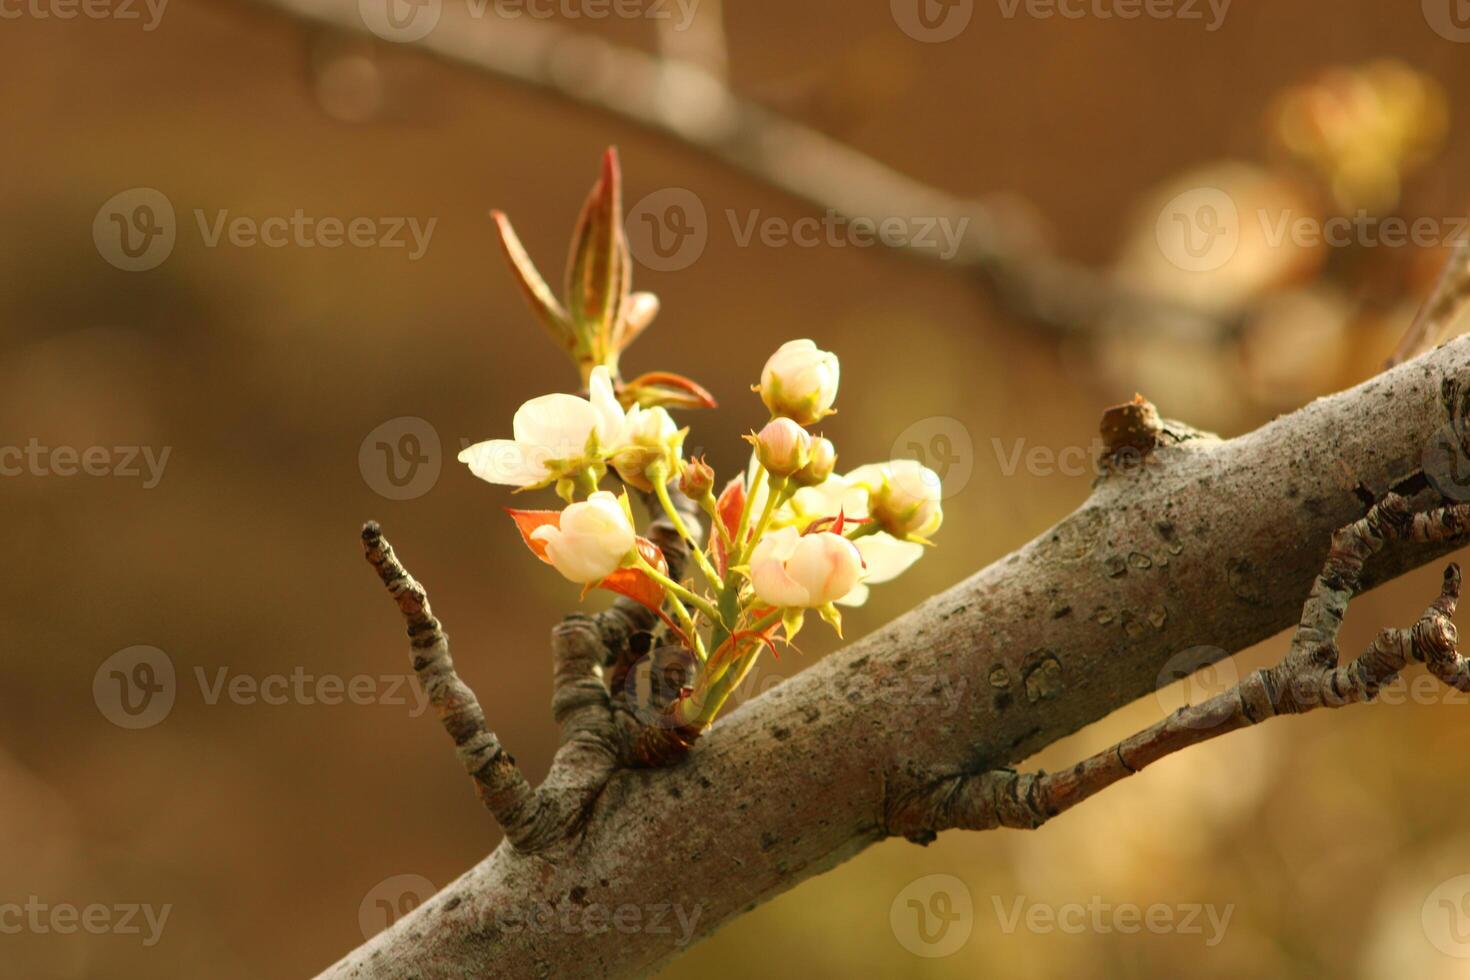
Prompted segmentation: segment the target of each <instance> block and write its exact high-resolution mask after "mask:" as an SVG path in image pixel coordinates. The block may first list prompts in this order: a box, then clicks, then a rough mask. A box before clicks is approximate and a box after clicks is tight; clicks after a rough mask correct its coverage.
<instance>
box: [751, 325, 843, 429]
mask: <svg viewBox="0 0 1470 980" xmlns="http://www.w3.org/2000/svg"><path fill="white" fill-rule="evenodd" d="M838 377H839V368H838V363H837V355H836V354H833V353H830V352H828V351H824V350H821V349H819V348H818V347H817V345H816V344H814V343H812V342H811V341H810V340H791V341H788V342H786V343H784V344H782V345H781V348H780V349H779V350H777V351H776V353H774V354H772V355H771V359H770V360H768V361H766V366H765V368H763V369H762V370H761V383H760V388H759V391H760V393H761V401H763V402H765V403H766V407H767V408H769V409H770V410H771V414H772V415H784V416H786V417H787V418H790V419H794V420H796V421H797V422H798V423H800V424H801V425H812V424H813V423H816V422H820V421H821V420H822V419H823V418H825V417H826V416H828V415H831V414H832V403H833V402H834V401H836V400H837V382H838Z"/></svg>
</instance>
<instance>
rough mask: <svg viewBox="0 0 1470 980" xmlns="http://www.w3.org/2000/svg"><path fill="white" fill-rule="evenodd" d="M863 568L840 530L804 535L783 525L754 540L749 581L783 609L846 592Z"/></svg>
mask: <svg viewBox="0 0 1470 980" xmlns="http://www.w3.org/2000/svg"><path fill="white" fill-rule="evenodd" d="M862 568H863V560H862V556H861V555H860V554H858V550H857V547H856V546H855V545H854V544H853V543H852V542H851V541H849V540H847V539H846V538H844V537H842V536H841V535H839V534H832V533H831V532H829V531H818V532H817V533H815V534H805V535H804V534H802V533H801V532H799V531H797V530H796V528H794V527H783V528H781V529H780V530H779V531H775V532H773V533H771V534H767V535H766V536H765V537H763V538H761V540H760V542H759V543H758V544H757V545H756V546H755V550H754V551H753V552H752V553H751V556H750V581H751V584H752V585H753V586H754V587H755V594H756V596H757V597H759V598H760V600H761V601H762V602H768V603H770V604H771V605H773V606H776V607H778V608H783V609H819V608H821V607H823V606H826V605H828V604H829V603H833V602H836V601H838V600H839V599H841V598H842V597H843V596H845V595H847V594H848V593H849V592H851V591H852V589H853V587H854V586H855V585H857V583H858V578H859V577H860V576H861V574H862Z"/></svg>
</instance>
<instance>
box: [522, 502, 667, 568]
mask: <svg viewBox="0 0 1470 980" xmlns="http://www.w3.org/2000/svg"><path fill="white" fill-rule="evenodd" d="M505 512H506V513H507V514H509V515H510V519H511V520H513V521H515V522H516V530H518V531H520V532H521V540H522V541H525V542H526V547H527V548H530V549H531V553H532V554H533V555H535V556H536V557H537V558H540V559H541V560H542V561H544V562H546V564H548V565H550V564H551V559H550V558H547V557H546V542H545V541H537V540H535V539H534V538H532V537H531V532H532V531H534V530H536V529H537V528H538V527H546V526H547V525H550V526H551V527H556V528H559V527H561V511H559V510H512V509H511V508H509V507H507V508H505ZM660 557H662V556H660Z"/></svg>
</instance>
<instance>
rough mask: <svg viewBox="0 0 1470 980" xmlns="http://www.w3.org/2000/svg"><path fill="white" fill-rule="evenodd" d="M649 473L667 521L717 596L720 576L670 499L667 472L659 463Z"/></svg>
mask: <svg viewBox="0 0 1470 980" xmlns="http://www.w3.org/2000/svg"><path fill="white" fill-rule="evenodd" d="M650 475H651V476H652V477H653V492H654V493H655V494H657V495H658V502H659V504H660V506H662V507H663V509H664V513H665V514H667V515H668V517H669V521H670V522H671V523H672V524H673V525H674V530H675V531H678V532H679V537H681V538H683V539H684V543H685V544H687V545H688V546H689V554H690V555H692V556H693V557H694V562H695V564H697V565H698V566H699V571H700V573H701V574H703V575H704V577H705V580H706V581H707V582H709V584H710V588H712V589H714V590H715V595H716V596H718V595H719V594H720V593H721V592H723V591H724V584H723V583H721V581H720V576H719V574H718V573H717V572H716V571H715V568H714V566H713V565H711V564H710V563H709V558H707V557H706V556H705V553H704V549H703V548H701V547H700V546H699V543H698V542H697V541H695V540H694V535H692V534H690V533H689V528H688V526H686V525H685V523H684V518H683V517H682V516H680V514H679V510H678V508H676V507H675V506H674V501H673V500H672V499H670V497H669V487H668V484H667V483H666V482H665V480H666V478H667V476H668V473H667V472H666V471H665V470H664V467H663V466H662V464H660V465H659V466H655V467H654V468H653V469H652V470H651V471H650Z"/></svg>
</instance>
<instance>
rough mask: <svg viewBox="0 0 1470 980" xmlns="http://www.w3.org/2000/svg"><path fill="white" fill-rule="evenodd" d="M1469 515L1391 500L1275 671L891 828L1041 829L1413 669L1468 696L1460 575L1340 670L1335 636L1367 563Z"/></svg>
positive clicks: (963, 780) (1439, 536)
mask: <svg viewBox="0 0 1470 980" xmlns="http://www.w3.org/2000/svg"><path fill="white" fill-rule="evenodd" d="M1467 529H1470V505H1466V504H1457V505H1454V506H1451V507H1442V508H1437V509H1435V510H1433V511H1430V512H1429V513H1425V514H1414V513H1412V512H1411V511H1410V510H1409V505H1408V502H1407V501H1406V500H1405V499H1404V498H1403V497H1400V496H1399V495H1398V494H1392V493H1391V494H1389V495H1388V496H1387V497H1386V498H1385V499H1384V500H1383V502H1382V503H1379V504H1376V505H1374V506H1373V508H1372V509H1371V510H1369V512H1368V514H1367V516H1365V517H1364V518H1363V519H1362V520H1359V521H1355V522H1354V523H1352V524H1351V525H1349V526H1348V527H1345V528H1343V529H1342V530H1341V531H1339V532H1338V533H1337V534H1336V535H1334V537H1333V542H1332V552H1331V553H1330V554H1329V555H1328V558H1327V563H1326V566H1325V567H1324V568H1323V569H1322V574H1321V575H1319V576H1317V582H1316V584H1315V585H1314V586H1313V587H1312V593H1311V595H1310V596H1309V597H1308V599H1307V602H1306V605H1305V606H1304V607H1303V609H1302V621H1301V624H1300V625H1299V626H1298V627H1297V631H1296V635H1295V637H1294V638H1293V640H1292V644H1291V649H1290V650H1289V652H1288V653H1287V655H1286V658H1285V660H1283V661H1282V662H1281V663H1280V664H1278V665H1277V666H1276V667H1274V668H1272V669H1269V670H1258V671H1256V672H1254V673H1253V674H1251V675H1250V676H1249V677H1247V678H1246V679H1245V680H1243V681H1241V682H1240V683H1239V684H1236V685H1235V686H1233V687H1232V688H1231V689H1230V690H1228V691H1224V692H1222V693H1220V694H1217V695H1215V696H1214V697H1211V698H1209V699H1207V700H1205V701H1202V702H1200V703H1199V704H1193V705H1186V706H1185V707H1183V708H1180V709H1179V710H1178V711H1176V712H1175V713H1174V714H1172V715H1170V716H1169V717H1168V718H1166V719H1164V720H1163V721H1160V722H1158V723H1156V724H1154V725H1151V726H1150V727H1148V728H1146V729H1144V730H1143V731H1141V732H1139V733H1137V734H1136V735H1132V736H1129V737H1128V738H1126V739H1124V740H1123V741H1121V742H1119V743H1117V744H1116V745H1114V746H1112V747H1110V748H1108V749H1105V750H1103V751H1102V752H1098V753H1096V754H1094V755H1092V756H1090V757H1089V758H1087V759H1084V760H1083V761H1082V762H1079V763H1078V764H1077V765H1076V766H1075V767H1073V768H1072V769H1069V770H1067V771H1065V772H1059V773H1047V772H1038V773H1026V774H1022V773H1017V772H1015V771H1013V770H991V771H988V772H983V773H979V774H977V775H974V776H959V777H954V778H950V779H946V780H943V781H942V782H940V783H939V784H937V785H935V786H930V787H927V788H925V789H924V790H923V791H921V792H919V793H916V794H914V795H912V796H911V797H909V798H907V799H904V800H901V801H897V802H896V803H895V805H894V806H893V808H892V816H891V818H890V820H889V825H888V826H889V830H891V831H893V832H894V833H901V834H903V835H904V836H905V837H907V838H909V839H910V840H913V841H916V842H919V843H927V842H929V841H930V840H933V839H934V837H935V835H936V834H937V833H938V832H939V831H941V830H949V829H952V828H961V829H966V830H993V829H995V828H996V827H1019V828H1023V829H1031V830H1034V829H1035V828H1037V827H1040V826H1041V825H1042V824H1044V823H1045V822H1046V821H1047V820H1049V819H1051V818H1052V817H1055V816H1056V815H1058V814H1059V813H1062V812H1063V811H1065V810H1069V809H1071V808H1072V807H1074V806H1076V805H1077V804H1078V803H1081V802H1082V801H1083V800H1086V799H1089V798H1090V797H1092V796H1094V795H1096V794H1097V793H1100V792H1102V791H1103V790H1104V789H1107V788H1108V787H1109V786H1111V785H1113V784H1114V783H1116V782H1118V781H1119V780H1122V779H1126V778H1128V777H1129V776H1131V775H1133V774H1134V773H1136V772H1139V771H1141V770H1142V769H1143V768H1144V767H1145V766H1147V765H1149V764H1150V763H1154V762H1157V761H1158V760H1160V759H1162V758H1164V757H1165V756H1168V755H1172V754H1173V753H1175V752H1179V751H1182V750H1184V749H1187V748H1189V747H1190V746H1193V745H1199V744H1200V743H1201V742H1207V741H1209V740H1210V739H1214V738H1218V737H1219V736H1221V735H1225V734H1227V733H1229V732H1233V731H1236V730H1238V729H1241V728H1245V727H1248V726H1250V725H1257V724H1260V723H1261V722H1263V721H1265V720H1266V719H1268V718H1276V717H1279V716H1281V715H1284V714H1304V713H1306V712H1308V711H1312V710H1315V709H1317V708H1324V707H1325V708H1340V707H1343V706H1344V705H1348V704H1360V703H1362V702H1365V701H1371V700H1373V698H1375V697H1377V696H1378V692H1379V690H1380V689H1382V687H1383V685H1385V684H1387V683H1389V682H1390V681H1392V680H1393V679H1394V678H1395V677H1397V676H1398V673H1399V671H1401V670H1403V669H1404V668H1405V667H1406V666H1408V665H1409V664H1410V663H1414V662H1418V663H1423V664H1428V665H1429V669H1430V672H1431V673H1432V674H1434V676H1436V677H1438V678H1439V679H1440V680H1441V681H1442V682H1443V683H1444V684H1445V685H1447V686H1449V687H1452V688H1455V689H1456V690H1461V691H1464V690H1470V671H1467V662H1466V660H1465V658H1464V657H1462V656H1460V653H1459V651H1458V650H1457V649H1456V647H1455V644H1456V638H1457V634H1456V631H1455V626H1454V624H1453V623H1452V622H1451V621H1450V620H1451V618H1452V617H1453V616H1454V614H1455V604H1456V602H1457V601H1458V600H1459V598H1460V568H1459V566H1458V565H1450V566H1449V568H1448V569H1447V570H1446V571H1445V578H1444V587H1443V589H1442V590H1441V591H1440V594H1439V597H1438V598H1437V599H1436V600H1435V601H1434V602H1433V603H1432V604H1431V605H1430V606H1429V608H1428V609H1427V610H1425V612H1424V615H1423V616H1421V617H1420V618H1419V621H1418V622H1417V623H1415V624H1414V626H1413V627H1411V628H1409V629H1398V630H1384V631H1383V632H1381V633H1380V634H1379V635H1378V638H1377V639H1376V640H1374V641H1373V644H1372V645H1371V646H1370V647H1369V648H1368V650H1367V652H1365V653H1364V654H1363V655H1362V656H1360V657H1358V658H1357V659H1356V660H1354V661H1352V662H1351V663H1349V664H1347V665H1346V666H1340V665H1339V664H1338V654H1337V635H1338V631H1339V630H1340V629H1341V628H1342V621H1343V617H1345V616H1346V615H1347V606H1348V602H1349V601H1350V600H1351V598H1352V596H1353V593H1354V591H1355V590H1356V589H1357V588H1358V582H1359V579H1360V578H1361V576H1362V573H1363V564H1364V563H1365V562H1366V561H1367V560H1368V559H1369V558H1371V557H1373V556H1374V555H1376V554H1377V553H1378V552H1379V550H1380V549H1381V548H1382V547H1383V545H1384V543H1385V542H1386V541H1389V540H1399V541H1403V540H1408V541H1412V542H1416V543H1419V544H1424V543H1436V542H1440V541H1446V540H1449V539H1451V538H1463V536H1464V534H1465V533H1466V530H1467Z"/></svg>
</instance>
